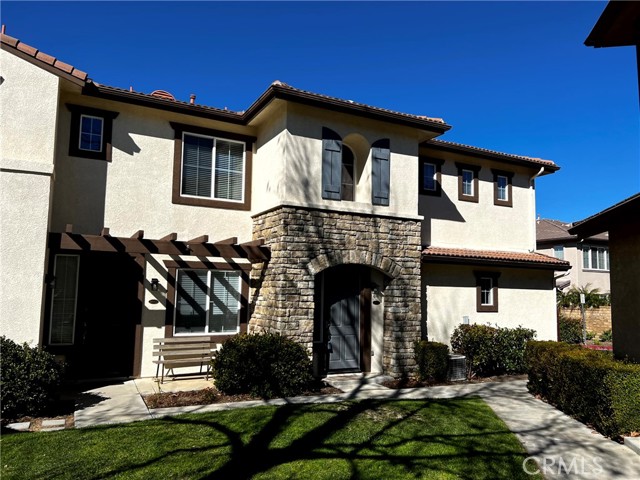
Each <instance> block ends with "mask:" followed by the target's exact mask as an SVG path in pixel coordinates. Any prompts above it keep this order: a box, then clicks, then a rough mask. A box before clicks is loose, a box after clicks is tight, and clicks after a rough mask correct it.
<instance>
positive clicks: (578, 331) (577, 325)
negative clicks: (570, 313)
mask: <svg viewBox="0 0 640 480" xmlns="http://www.w3.org/2000/svg"><path fill="white" fill-rule="evenodd" d="M558 340H559V341H561V342H566V343H582V321H581V320H580V319H578V318H570V317H565V316H564V315H558Z"/></svg>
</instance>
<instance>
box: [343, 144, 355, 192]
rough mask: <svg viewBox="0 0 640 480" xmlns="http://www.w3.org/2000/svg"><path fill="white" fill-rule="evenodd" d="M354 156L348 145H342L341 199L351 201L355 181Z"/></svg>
mask: <svg viewBox="0 0 640 480" xmlns="http://www.w3.org/2000/svg"><path fill="white" fill-rule="evenodd" d="M354 167H355V157H354V156H353V152H352V151H351V149H350V148H349V147H347V146H346V145H344V144H343V146H342V189H341V190H342V193H341V197H340V198H341V200H348V201H353V199H354V181H355V168H354Z"/></svg>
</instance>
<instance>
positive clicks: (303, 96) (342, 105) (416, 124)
mask: <svg viewBox="0 0 640 480" xmlns="http://www.w3.org/2000/svg"><path fill="white" fill-rule="evenodd" d="M274 99H281V100H285V101H290V102H295V103H301V104H304V105H309V106H313V107H321V108H327V109H329V110H333V111H336V112H340V113H347V114H351V115H357V116H360V117H366V118H372V119H375V120H380V121H384V122H388V123H394V124H398V125H402V126H407V127H413V128H418V129H420V130H428V131H430V132H434V133H436V134H443V133H444V132H446V131H447V130H449V129H451V125H448V124H447V123H440V122H436V121H432V120H429V119H421V118H411V117H409V116H406V115H402V114H400V113H396V112H391V111H384V110H380V109H377V108H372V107H368V106H366V105H361V104H350V103H349V102H347V101H344V100H339V99H334V98H330V97H324V96H321V95H316V94H314V93H311V92H301V91H298V90H292V89H289V88H287V87H283V86H281V85H277V84H275V85H271V86H269V88H268V89H267V90H266V91H265V92H264V93H263V94H262V95H261V96H260V97H259V98H258V99H257V100H256V101H255V102H254V103H253V104H252V105H251V106H250V107H249V108H248V109H247V111H246V112H245V114H244V118H245V121H247V122H249V121H251V119H253V118H254V117H255V116H256V115H258V113H260V111H262V110H263V109H264V108H265V107H266V106H267V105H268V104H269V103H271V101H273V100H274Z"/></svg>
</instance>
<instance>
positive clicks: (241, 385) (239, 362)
mask: <svg viewBox="0 0 640 480" xmlns="http://www.w3.org/2000/svg"><path fill="white" fill-rule="evenodd" d="M212 373H213V377H214V379H215V385H216V388H217V389H218V390H220V391H221V392H223V393H226V394H229V395H234V394H240V393H248V394H251V395H254V396H258V397H262V398H275V397H290V396H295V395H298V394H300V393H302V392H303V391H304V390H306V389H307V388H308V387H309V386H310V384H311V383H312V381H313V377H312V375H311V360H309V356H308V355H307V352H306V350H305V349H304V347H303V346H302V345H300V344H299V343H297V342H295V341H294V340H291V339H290V338H287V337H283V336H281V335H279V334H277V333H265V334H242V335H238V336H236V337H232V338H230V339H229V340H227V341H226V342H224V344H223V345H222V349H221V350H220V351H219V352H218V354H217V355H216V357H215V358H214V359H213V361H212Z"/></svg>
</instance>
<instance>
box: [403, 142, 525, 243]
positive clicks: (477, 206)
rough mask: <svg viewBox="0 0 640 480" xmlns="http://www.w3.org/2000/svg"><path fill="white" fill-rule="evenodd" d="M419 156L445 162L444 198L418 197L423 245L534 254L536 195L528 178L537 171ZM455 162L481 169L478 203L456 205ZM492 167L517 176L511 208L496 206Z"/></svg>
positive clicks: (453, 157) (452, 157) (457, 157)
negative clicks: (421, 217)
mask: <svg viewBox="0 0 640 480" xmlns="http://www.w3.org/2000/svg"><path fill="white" fill-rule="evenodd" d="M421 154H422V155H423V156H424V157H425V158H439V159H443V160H445V163H444V164H443V165H442V175H441V185H442V195H441V196H439V197H437V196H429V195H420V199H419V205H420V206H419V212H420V215H423V216H424V217H425V220H424V222H423V227H422V242H423V244H425V245H433V246H438V247H450V248H470V249H486V250H508V251H519V252H527V251H530V250H534V249H535V217H534V211H535V208H534V207H535V190H534V189H533V188H531V187H530V179H531V176H532V175H533V174H534V173H537V172H534V171H533V170H530V169H526V168H523V167H520V166H513V165H509V164H505V163H499V162H493V161H488V160H473V158H471V157H465V156H462V155H459V154H448V153H443V152H434V151H427V150H423V151H422V152H421ZM455 162H461V163H469V164H476V165H482V168H481V169H480V171H479V173H478V203H474V202H467V201H460V200H458V168H457V167H456V165H455ZM492 168H494V169H498V170H505V171H509V172H513V173H514V176H513V181H512V182H513V186H512V198H513V202H512V203H513V206H512V207H505V206H498V205H494V200H493V197H494V184H493V173H492V172H491V169H492ZM415 178H417V175H416V177H415ZM415 183H416V184H417V182H415ZM505 232H508V234H506V233H505Z"/></svg>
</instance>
